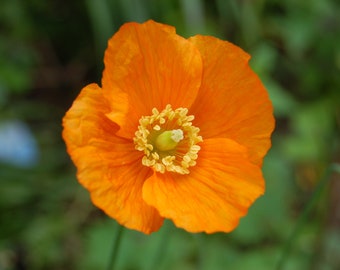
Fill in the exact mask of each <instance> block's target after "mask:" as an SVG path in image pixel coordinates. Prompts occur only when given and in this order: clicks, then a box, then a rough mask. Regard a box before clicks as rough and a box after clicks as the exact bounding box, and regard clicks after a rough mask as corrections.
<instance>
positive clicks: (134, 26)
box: [63, 21, 274, 233]
mask: <svg viewBox="0 0 340 270" xmlns="http://www.w3.org/2000/svg"><path fill="white" fill-rule="evenodd" d="M249 58H250V57H249V55H248V54H247V53H245V52H244V51H242V50H241V49H240V48H238V47H237V46H235V45H233V44H231V43H229V42H226V41H222V40H219V39H217V38H214V37H210V36H200V35H197V36H194V37H191V38H189V39H185V38H183V37H180V36H178V35H177V34H176V33H175V29H174V28H173V27H171V26H168V25H163V24H159V23H156V22H154V21H148V22H146V23H143V24H138V23H127V24H124V25H123V26H122V27H121V28H120V30H119V31H118V32H117V33H116V34H115V35H114V36H113V37H112V38H111V39H110V41H109V44H108V48H107V50H106V53H105V57H104V62H105V70H104V72H103V78H102V87H99V86H98V85H97V84H90V85H88V86H86V87H84V88H83V90H82V91H81V93H80V94H79V96H78V97H77V98H76V100H75V101H74V103H73V105H72V107H71V108H70V110H69V111H68V112H67V113H66V115H65V117H64V119H63V126H64V130H63V138H64V140H65V142H66V145H67V151H68V153H69V154H70V156H71V158H72V160H73V162H74V163H75V165H76V167H77V169H78V171H77V177H78V180H79V182H80V183H81V184H82V185H83V186H84V187H85V188H86V189H88V190H89V192H90V194H91V199H92V201H93V203H94V204H95V205H96V206H98V207H99V208H101V209H102V210H104V211H105V212H106V213H107V214H108V215H109V216H111V217H112V218H114V219H116V220H117V221H118V222H119V223H120V224H122V225H124V226H126V227H128V228H131V229H135V230H139V231H142V232H144V233H151V232H154V231H156V230H158V229H159V228H160V227H161V226H162V223H163V219H164V218H168V219H171V220H172V221H173V222H174V223H175V224H176V226H178V227H181V228H184V229H185V230H187V231H190V232H201V231H205V232H207V233H212V232H218V231H223V232H229V231H231V230H233V229H234V228H235V227H236V226H237V224H238V222H239V219H240V218H241V217H242V216H244V215H245V214H246V213H247V210H248V208H249V207H250V205H251V204H252V203H253V202H254V201H255V199H257V198H258V197H259V196H260V195H262V194H263V193H264V180H263V176H262V173H261V165H262V160H263V157H264V156H265V154H266V152H267V151H268V149H269V148H270V145H271V143H270V135H271V133H272V131H273V128H274V118H273V108H272V105H271V102H270V100H269V98H268V94H267V92H266V90H265V89H264V87H263V85H262V83H261V82H260V80H259V79H258V77H257V76H256V74H255V73H254V72H253V71H252V70H251V68H250V67H249V65H248V61H249Z"/></svg>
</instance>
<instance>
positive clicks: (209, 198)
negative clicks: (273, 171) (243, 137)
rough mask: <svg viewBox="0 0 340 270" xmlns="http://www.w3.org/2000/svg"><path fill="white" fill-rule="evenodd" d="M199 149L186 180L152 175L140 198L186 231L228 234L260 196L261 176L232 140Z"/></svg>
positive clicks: (210, 141)
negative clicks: (193, 165) (195, 162)
mask: <svg viewBox="0 0 340 270" xmlns="http://www.w3.org/2000/svg"><path fill="white" fill-rule="evenodd" d="M201 147H202V148H201V150H200V152H199V158H198V160H197V164H196V166H195V167H193V168H192V169H191V172H190V174H189V175H180V176H179V175H178V174H175V173H172V174H170V173H169V174H160V173H155V174H154V175H153V176H151V177H150V178H149V179H147V180H146V182H145V183H144V186H143V198H144V199H145V201H146V202H147V203H148V204H150V205H152V206H154V207H155V208H156V209H157V210H158V211H159V213H160V215H161V216H163V217H165V218H170V219H172V220H173V221H174V223H175V224H176V226H178V227H181V228H184V229H185V230H187V231H190V232H201V231H205V232H207V233H213V232H218V231H223V232H229V231H231V230H233V229H234V228H235V227H236V226H237V224H238V222H239V219H240V218H241V217H242V216H244V215H245V214H246V213H247V209H248V208H249V206H250V205H251V204H252V203H253V202H254V200H255V199H256V198H258V197H259V196H260V195H262V194H263V192H264V180H263V177H262V173H261V170H260V168H259V167H258V166H256V165H254V164H252V163H251V162H250V161H248V159H247V149H246V148H245V147H243V146H241V145H239V144H238V143H236V142H234V141H232V140H229V139H224V138H220V139H207V140H204V141H203V143H202V144H201Z"/></svg>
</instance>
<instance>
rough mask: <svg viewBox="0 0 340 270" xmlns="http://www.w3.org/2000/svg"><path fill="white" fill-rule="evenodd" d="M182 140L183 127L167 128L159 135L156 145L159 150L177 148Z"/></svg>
mask: <svg viewBox="0 0 340 270" xmlns="http://www.w3.org/2000/svg"><path fill="white" fill-rule="evenodd" d="M181 140H183V131H182V130H181V129H174V130H167V131H164V132H162V133H161V134H159V135H158V137H157V138H156V141H155V146H156V148H157V149H158V150H159V151H170V150H173V149H175V148H176V146H177V144H178V143H179V142H180V141H181Z"/></svg>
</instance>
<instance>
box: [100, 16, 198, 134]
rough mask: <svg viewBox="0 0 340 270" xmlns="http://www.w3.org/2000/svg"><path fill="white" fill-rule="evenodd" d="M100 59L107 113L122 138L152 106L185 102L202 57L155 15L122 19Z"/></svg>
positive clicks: (194, 87)
mask: <svg viewBox="0 0 340 270" xmlns="http://www.w3.org/2000/svg"><path fill="white" fill-rule="evenodd" d="M104 62H105V70H104V73H103V80H102V84H103V90H104V95H105V97H106V98H107V99H108V100H109V102H110V106H111V113H110V114H108V117H109V118H110V119H111V120H112V121H114V122H115V123H117V124H118V125H119V126H120V130H119V131H118V134H119V135H120V136H124V137H126V138H131V137H133V135H134V133H135V131H136V127H137V126H138V121H139V119H140V118H141V116H147V115H150V114H151V111H152V109H153V108H157V109H158V110H159V111H161V110H163V109H164V108H165V107H166V105H167V104H170V105H171V106H172V107H173V108H179V107H186V108H189V107H190V106H191V104H192V103H193V101H194V100H195V97H196V95H197V92H198V89H199V87H200V83H201V75H202V59H201V56H200V53H199V51H198V50H197V48H196V47H195V46H194V44H192V43H191V42H189V41H188V40H187V39H184V38H183V37H180V36H179V35H177V34H176V33H175V32H174V29H173V28H171V27H169V26H165V25H161V24H159V23H156V22H154V21H147V22H146V23H143V24H138V23H127V24H124V25H123V26H122V27H121V28H120V30H119V31H118V32H117V33H116V34H115V35H114V36H113V37H112V38H111V39H110V41H109V44H108V48H107V50H106V53H105V57H104Z"/></svg>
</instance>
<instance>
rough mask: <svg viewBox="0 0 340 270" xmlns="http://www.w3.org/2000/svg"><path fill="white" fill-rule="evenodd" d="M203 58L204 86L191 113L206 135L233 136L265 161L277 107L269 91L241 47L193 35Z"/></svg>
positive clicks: (254, 157)
mask: <svg viewBox="0 0 340 270" xmlns="http://www.w3.org/2000/svg"><path fill="white" fill-rule="evenodd" d="M189 40H190V41H191V42H192V43H193V44H195V46H196V47H197V48H198V49H199V50H200V52H201V56H202V60H203V69H204V72H203V78H202V85H201V89H200V91H199V93H198V95H197V98H196V101H195V103H194V104H193V106H192V107H191V110H190V113H191V114H193V115H195V121H194V122H195V125H196V126H198V127H199V128H200V129H201V132H200V135H202V136H203V138H212V137H222V138H230V139H233V140H235V141H237V142H238V143H240V144H242V145H244V146H246V147H247V148H248V151H249V155H250V159H251V160H252V162H254V163H255V164H258V165H261V164H262V159H263V157H264V155H265V154H266V152H267V151H268V149H269V148H270V146H271V143H270V135H271V133H272V131H273V129H274V118H273V108H272V104H271V102H270V100H269V97H268V94H267V92H266V90H265V88H264V86H263V85H262V83H261V81H260V80H259V78H258V77H257V75H256V74H255V73H254V72H253V71H252V70H251V68H250V67H249V64H248V60H249V58H250V56H249V55H248V54H246V53H245V52H244V51H243V50H242V49H240V48H239V47H237V46H235V45H233V44H231V43H229V42H226V41H222V40H219V39H217V38H214V37H210V36H194V37H192V38H190V39H189Z"/></svg>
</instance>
